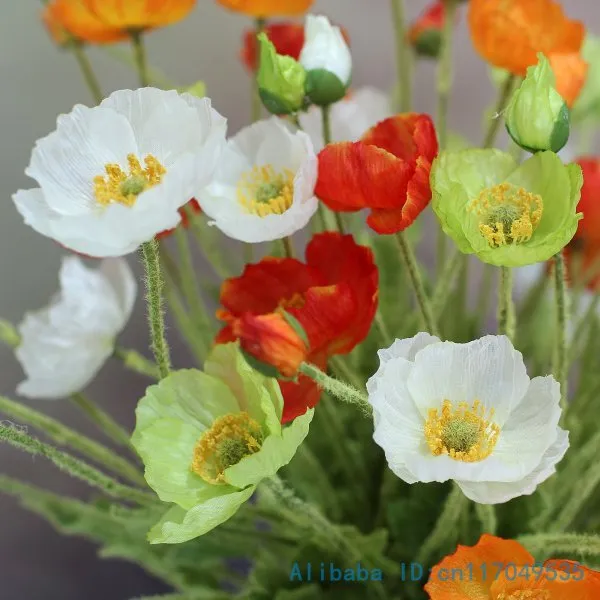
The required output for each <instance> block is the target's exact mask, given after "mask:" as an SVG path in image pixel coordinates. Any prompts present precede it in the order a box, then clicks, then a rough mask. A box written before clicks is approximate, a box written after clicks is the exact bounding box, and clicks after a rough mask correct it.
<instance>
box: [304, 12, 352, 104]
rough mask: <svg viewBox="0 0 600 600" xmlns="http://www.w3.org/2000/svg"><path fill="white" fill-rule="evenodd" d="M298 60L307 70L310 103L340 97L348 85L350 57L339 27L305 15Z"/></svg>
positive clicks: (325, 101)
mask: <svg viewBox="0 0 600 600" xmlns="http://www.w3.org/2000/svg"><path fill="white" fill-rule="evenodd" d="M305 39H306V41H305V43H304V48H303V49H302V52H301V53H300V63H301V64H302V65H303V66H304V68H305V69H306V71H307V81H306V83H307V86H306V93H307V95H308V97H309V98H310V99H311V100H312V102H313V103H314V104H317V105H319V106H327V105H329V104H334V103H335V102H338V101H339V100H341V99H342V98H343V97H344V96H345V95H346V91H347V89H348V85H349V84H350V78H351V75H352V56H351V55H350V49H349V48H348V45H347V44H346V40H345V39H344V36H343V34H342V32H341V30H340V28H339V27H334V26H333V25H331V23H330V22H329V19H327V17H323V16H318V17H315V16H313V15H309V16H308V17H307V19H306V27H305Z"/></svg>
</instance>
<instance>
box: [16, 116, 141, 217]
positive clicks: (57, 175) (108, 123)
mask: <svg viewBox="0 0 600 600" xmlns="http://www.w3.org/2000/svg"><path fill="white" fill-rule="evenodd" d="M57 123H58V124H57V129H56V131H54V132H52V133H51V134H50V135H48V136H46V137H45V138H42V139H40V140H38V142H37V143H36V145H35V148H34V149H33V152H32V154H31V162H30V164H29V166H28V167H27V169H26V170H25V173H26V174H27V175H28V176H29V177H32V178H33V179H35V180H36V181H37V182H38V184H39V186H40V187H41V188H42V189H43V191H44V199H45V201H46V203H47V204H48V206H49V207H50V208H51V209H52V210H54V211H56V212H59V213H61V214H63V215H65V216H69V215H72V216H75V215H82V214H85V213H88V212H89V211H90V210H91V209H92V208H93V207H94V206H95V199H94V185H93V181H94V177H96V176H98V175H104V173H105V171H104V166H105V165H106V164H109V163H118V164H121V165H126V164H127V160H126V159H127V155H128V154H130V153H134V154H137V152H138V148H137V144H136V140H135V137H134V135H133V131H132V129H131V126H130V124H129V122H128V121H127V119H126V118H125V117H123V116H122V115H119V114H118V113H116V112H114V111H112V110H108V109H105V108H99V107H96V108H88V107H86V106H81V105H77V106H75V108H74V109H73V111H72V112H71V113H70V114H68V115H62V116H60V117H59V118H58V121H57Z"/></svg>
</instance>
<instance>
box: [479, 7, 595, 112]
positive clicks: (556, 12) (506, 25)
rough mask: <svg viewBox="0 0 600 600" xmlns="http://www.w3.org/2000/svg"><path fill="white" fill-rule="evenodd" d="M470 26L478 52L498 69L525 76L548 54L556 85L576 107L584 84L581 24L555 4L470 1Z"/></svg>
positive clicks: (582, 32) (584, 69)
mask: <svg viewBox="0 0 600 600" xmlns="http://www.w3.org/2000/svg"><path fill="white" fill-rule="evenodd" d="M469 27H470V30H471V38H472V39H473V44H474V46H475V49H476V50H477V52H479V54H480V55H481V56H482V57H483V58H484V59H485V60H487V61H488V62H489V63H490V64H492V65H494V66H495V67H500V68H502V69H506V70H507V71H510V72H511V73H513V74H514V75H518V76H521V77H523V76H525V73H526V71H527V67H530V66H532V65H535V64H536V63H537V53H538V52H542V53H544V54H545V55H546V56H547V57H548V59H549V61H550V64H551V65H552V68H553V70H554V74H555V75H556V87H557V89H558V91H559V93H560V94H561V95H562V96H563V98H564V99H565V101H566V102H567V104H569V105H572V104H573V102H574V101H575V99H576V98H577V96H578V95H579V92H580V91H581V88H582V87H583V83H584V82H585V75H586V72H587V63H586V62H585V61H584V60H583V58H582V57H581V46H582V44H583V40H584V37H585V28H584V26H583V23H580V22H579V21H572V20H570V19H568V18H567V17H566V16H565V14H564V13H563V10H562V8H561V6H560V4H558V3H557V2H555V0H471V1H470V2H469Z"/></svg>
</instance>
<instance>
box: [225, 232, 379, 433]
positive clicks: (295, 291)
mask: <svg viewBox="0 0 600 600" xmlns="http://www.w3.org/2000/svg"><path fill="white" fill-rule="evenodd" d="M377 296H378V272H377V267H376V266H375V262H374V258H373V253H372V252H371V250H370V249H369V248H366V247H364V246H359V245H357V244H356V242H355V241H354V240H353V238H352V236H350V235H344V236H342V235H340V234H339V233H333V232H327V233H321V234H318V235H315V236H314V237H313V239H312V240H311V241H310V243H309V244H308V246H307V248H306V262H305V263H302V262H300V261H299V260H296V259H292V258H272V257H267V258H264V259H263V260H261V261H260V262H259V263H257V264H253V265H247V266H246V268H245V269H244V272H243V274H242V275H241V276H240V277H235V278H232V279H228V280H227V281H225V282H224V283H223V285H222V287H221V304H222V306H223V308H222V309H220V310H218V311H217V316H218V318H220V319H221V320H223V321H225V322H226V323H227V325H226V326H225V327H224V328H223V329H222V330H221V332H220V333H219V334H218V336H217V339H216V342H217V343H225V342H229V341H233V340H235V339H240V343H241V345H242V347H243V348H244V349H245V350H246V351H247V352H250V353H251V354H253V355H254V356H255V357H256V358H258V359H259V360H261V361H262V362H266V363H268V364H271V365H274V366H276V367H278V368H280V369H281V371H283V373H282V374H283V375H285V376H292V375H293V374H294V373H295V371H296V369H297V368H298V366H299V365H300V363H301V362H302V361H303V360H306V361H308V362H311V363H313V364H315V365H317V366H318V367H320V368H321V369H325V368H326V366H327V358H328V357H329V356H332V355H334V354H346V353H348V352H350V351H351V350H352V349H353V348H354V347H355V346H356V345H357V344H358V343H360V342H361V341H362V340H363V339H364V338H365V337H366V335H367V333H368V332H369V329H370V327H371V322H372V321H373V317H374V316H375V311H376V310H377ZM283 311H285V313H287V314H288V315H291V317H293V319H295V320H296V321H297V322H298V324H299V325H300V326H301V327H302V329H303V330H304V332H305V334H306V339H307V341H308V346H306V345H305V344H304V342H303V341H302V339H301V338H300V336H299V335H298V334H297V333H296V332H295V330H294V328H293V327H292V326H291V325H290V324H289V322H288V321H287V320H286V319H285V316H286V314H285V313H284V312H283ZM279 384H280V386H281V391H282V393H283V397H284V410H283V418H282V421H283V422H284V423H285V422H288V421H291V420H293V419H294V418H296V417H297V416H298V415H301V414H304V413H305V412H306V409H307V408H309V407H312V406H315V404H317V402H318V401H319V398H320V395H321V392H320V390H319V388H318V387H317V385H316V384H315V383H314V382H313V381H312V380H310V379H308V378H307V377H305V376H304V375H300V376H299V377H298V381H297V383H295V382H292V381H280V382H279Z"/></svg>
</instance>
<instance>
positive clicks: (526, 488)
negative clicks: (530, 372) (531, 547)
mask: <svg viewBox="0 0 600 600" xmlns="http://www.w3.org/2000/svg"><path fill="white" fill-rule="evenodd" d="M379 358H380V362H381V364H380V367H379V370H378V371H377V373H376V374H375V375H373V377H371V379H369V382H368V383H367V390H368V392H369V402H370V403H371V404H372V406H373V411H374V419H375V433H374V435H373V439H374V440H375V442H376V443H377V444H378V445H379V446H381V447H382V448H383V450H384V451H385V455H386V458H387V461H388V465H389V467H390V469H391V470H392V471H393V472H394V473H395V474H396V475H397V476H398V477H400V478H401V479H403V480H404V481H406V482H407V483H415V482H417V481H421V482H424V483H428V482H432V481H440V482H442V481H447V480H449V479H453V480H454V481H455V482H456V483H457V484H458V485H459V486H460V488H461V489H462V491H463V492H464V494H465V495H466V496H467V497H468V498H470V499H471V500H473V501H475V502H479V503H482V504H497V503H501V502H506V501H508V500H510V499H511V498H516V497H517V496H521V495H524V494H531V493H533V491H534V490H535V488H536V487H537V485H538V484H540V483H542V482H543V481H544V480H546V479H547V478H548V477H550V475H552V473H554V471H555V465H556V463H557V462H558V461H559V460H561V459H562V457H563V456H564V454H565V452H566V451H567V448H568V445H569V442H568V434H567V432H566V431H564V430H563V429H561V428H560V427H559V426H558V421H559V418H560V415H561V409H560V405H559V401H560V389H559V385H558V383H557V382H556V381H555V380H554V379H553V378H552V377H550V376H548V377H535V378H534V379H531V380H530V379H529V377H528V376H527V372H526V370H525V365H524V364H523V357H522V355H521V353H520V352H517V351H516V350H515V349H514V348H513V346H512V344H511V343H510V340H509V339H508V338H507V337H506V336H486V337H483V338H481V339H479V340H476V341H473V342H469V343H468V344H455V343H452V342H441V341H440V340H439V339H438V338H436V337H433V336H431V335H429V334H426V333H420V334H418V335H416V336H415V337H413V338H410V339H406V340H396V341H395V342H394V344H392V346H390V347H389V348H387V349H385V350H380V351H379Z"/></svg>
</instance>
